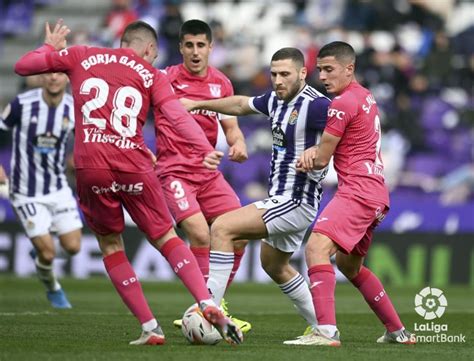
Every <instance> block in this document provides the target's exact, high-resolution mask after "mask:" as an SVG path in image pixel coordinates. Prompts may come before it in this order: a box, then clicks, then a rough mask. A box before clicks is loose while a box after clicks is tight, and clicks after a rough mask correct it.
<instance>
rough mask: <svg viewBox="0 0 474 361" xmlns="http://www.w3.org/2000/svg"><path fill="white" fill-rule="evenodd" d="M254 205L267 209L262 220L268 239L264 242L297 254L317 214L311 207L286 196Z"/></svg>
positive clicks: (275, 197) (268, 199) (272, 198)
mask: <svg viewBox="0 0 474 361" xmlns="http://www.w3.org/2000/svg"><path fill="white" fill-rule="evenodd" d="M254 204H255V205H256V207H258V208H260V209H265V213H264V215H263V216H262V219H263V221H264V222H265V226H266V228H267V230H268V237H267V238H266V239H264V240H263V241H264V242H265V243H267V244H269V245H270V246H272V247H274V248H276V249H278V250H280V251H283V252H295V251H296V250H297V249H298V248H299V247H300V246H301V244H302V242H303V240H304V238H305V235H306V233H307V230H308V227H309V226H310V225H311V223H312V221H313V220H314V217H316V213H317V209H316V208H314V207H312V206H311V205H309V204H305V203H298V202H295V201H293V200H292V199H291V198H289V197H286V196H274V197H271V198H267V199H265V200H263V201H260V202H255V203H254Z"/></svg>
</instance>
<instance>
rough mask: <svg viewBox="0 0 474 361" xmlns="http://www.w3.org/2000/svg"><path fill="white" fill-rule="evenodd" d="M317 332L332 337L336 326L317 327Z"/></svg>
mask: <svg viewBox="0 0 474 361" xmlns="http://www.w3.org/2000/svg"><path fill="white" fill-rule="evenodd" d="M318 330H320V331H322V332H323V333H324V334H325V335H326V336H329V337H333V336H334V335H335V334H336V332H337V326H336V325H319V326H318Z"/></svg>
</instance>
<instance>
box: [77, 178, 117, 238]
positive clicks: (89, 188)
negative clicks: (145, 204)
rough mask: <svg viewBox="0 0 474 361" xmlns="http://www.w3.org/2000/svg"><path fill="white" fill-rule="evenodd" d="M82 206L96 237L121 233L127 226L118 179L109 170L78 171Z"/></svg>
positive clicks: (78, 194) (79, 198)
mask: <svg viewBox="0 0 474 361" xmlns="http://www.w3.org/2000/svg"><path fill="white" fill-rule="evenodd" d="M76 183H77V197H78V200H79V207H80V208H81V210H82V213H83V214H84V217H85V219H86V223H87V225H88V226H89V228H91V229H92V231H94V233H96V234H97V235H101V236H106V235H109V234H120V233H122V232H123V229H124V227H125V223H124V216H123V210H122V202H121V200H120V194H119V190H118V189H117V187H118V183H117V180H116V176H115V175H114V173H113V172H112V171H110V170H106V169H77V170H76Z"/></svg>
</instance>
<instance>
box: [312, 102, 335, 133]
mask: <svg viewBox="0 0 474 361" xmlns="http://www.w3.org/2000/svg"><path fill="white" fill-rule="evenodd" d="M330 104H331V101H330V100H329V99H327V98H324V97H320V98H316V99H314V100H313V101H312V102H311V103H310V104H309V109H308V125H307V126H308V127H309V128H311V129H313V130H316V131H321V132H322V131H323V130H324V128H325V127H326V122H327V116H328V108H329V105H330Z"/></svg>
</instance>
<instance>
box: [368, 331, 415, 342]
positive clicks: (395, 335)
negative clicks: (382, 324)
mask: <svg viewBox="0 0 474 361" xmlns="http://www.w3.org/2000/svg"><path fill="white" fill-rule="evenodd" d="M377 343H399V344H403V345H414V344H415V343H416V336H415V335H414V334H412V333H411V332H408V331H407V330H405V329H401V330H398V331H395V332H388V331H385V333H384V334H383V336H381V337H379V338H378V339H377Z"/></svg>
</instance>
